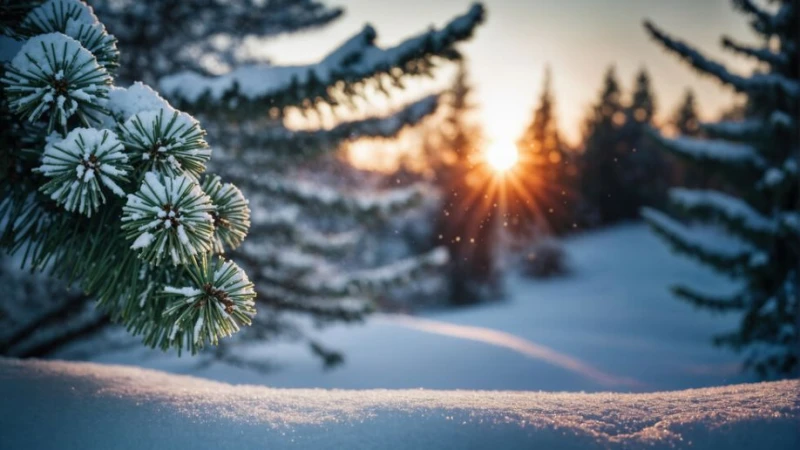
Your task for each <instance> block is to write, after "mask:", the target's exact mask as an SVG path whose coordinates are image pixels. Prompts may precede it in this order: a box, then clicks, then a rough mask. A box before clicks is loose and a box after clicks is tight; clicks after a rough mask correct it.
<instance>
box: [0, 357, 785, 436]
mask: <svg viewBox="0 0 800 450" xmlns="http://www.w3.org/2000/svg"><path fill="white" fill-rule="evenodd" d="M798 392H800V381H796V380H795V381H783V382H774V383H762V384H749V385H738V386H729V387H722V388H707V389H699V390H688V391H678V392H665V393H653V394H576V393H534V392H485V391H484V392H481V391H427V390H397V391H386V390H373V391H369V390H367V391H326V390H286V389H271V388H265V387H256V386H232V385H229V384H224V383H219V382H213V381H207V380H202V379H198V378H193V377H188V376H176V375H168V374H165V373H162V372H155V371H149V370H143V369H138V368H133V367H124V366H103V365H97V364H87V363H65V362H59V361H50V362H39V361H26V362H20V361H17V360H9V359H0V398H2V399H3V401H2V402H0V448H3V449H12V448H14V449H17V448H25V449H52V448H59V449H83V450H91V449H150V448H153V449H156V448H159V449H163V448H192V449H205V448H214V449H243V448H270V449H273V450H275V449H283V448H345V449H362V448H363V449H366V448H370V449H372V448H380V449H387V450H392V449H419V448H425V449H439V448H442V449H443V448H447V449H467V448H502V449H517V448H520V449H521V448H526V449H527V448H548V449H594V448H597V449H600V448H603V449H616V448H626V449H630V448H645V447H646V448H650V449H662V448H663V449H666V448H670V449H671V448H687V447H691V448H694V449H725V450H735V449H752V448H762V449H790V448H798V447H797V446H800V431H798V428H797V423H798V421H800V399H798Z"/></svg>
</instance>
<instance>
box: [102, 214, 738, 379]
mask: <svg viewBox="0 0 800 450" xmlns="http://www.w3.org/2000/svg"><path fill="white" fill-rule="evenodd" d="M709 239H715V237H714V236H709ZM566 250H567V252H568V254H569V256H570V259H571V264H572V267H573V269H574V272H573V274H572V275H571V276H569V277H566V278H560V279H553V280H548V281H533V280H528V279H521V278H519V277H517V276H514V275H510V276H509V279H508V280H507V281H508V298H507V300H506V301H504V302H498V303H495V304H490V305H486V306H482V307H477V308H470V309H463V310H455V311H453V310H450V311H443V312H439V313H430V314H426V315H424V316H421V317H420V316H416V317H411V316H401V315H376V316H373V317H372V318H371V319H370V320H368V322H367V323H366V324H365V325H356V326H334V327H330V328H326V329H324V330H322V331H319V332H316V333H315V335H316V337H317V338H318V339H319V340H320V341H322V342H324V343H325V344H326V345H327V346H329V347H332V348H336V349H339V350H342V351H343V352H344V353H345V357H346V361H345V364H344V365H343V366H340V367H338V368H336V369H333V370H330V371H323V370H322V369H321V367H320V362H319V360H318V359H317V358H315V357H313V356H312V355H311V354H310V353H309V352H308V351H307V350H306V348H305V347H304V346H298V345H296V344H288V343H286V344H277V345H275V344H271V345H268V346H264V347H262V348H256V349H251V350H248V352H247V354H248V355H249V356H250V357H251V358H256V359H260V360H263V361H265V362H269V363H271V364H273V365H274V366H275V370H272V371H270V372H268V373H260V372H256V371H253V370H249V369H242V368H236V367H231V366H228V365H225V364H212V365H211V366H208V367H204V368H201V369H198V368H197V364H196V363H195V362H194V361H192V360H191V359H190V358H188V357H186V356H184V357H183V358H180V359H178V358H176V357H171V356H164V355H163V354H161V353H160V352H149V351H143V350H135V351H133V352H121V353H115V354H107V355H103V356H101V357H99V358H97V361H100V362H110V363H123V364H135V365H140V366H144V367H150V368H157V369H162V370H166V371H170V372H176V373H189V374H192V375H197V376H201V377H206V378H211V379H215V380H220V381H226V382H230V383H249V384H262V385H268V386H273V387H295V388H313V387H320V388H350V389H364V388H393V389H402V388H429V389H500V390H549V391H617V392H648V391H650V392H652V391H659V390H672V389H685V388H694V387H705V386H715V385H723V384H731V383H739V382H745V381H753V380H752V379H750V378H748V377H747V376H745V375H742V374H741V372H740V370H739V365H738V361H739V360H740V358H739V356H737V355H735V354H733V353H731V352H729V351H726V350H723V349H719V348H715V347H713V346H712V345H711V337H712V336H713V335H714V334H715V333H718V332H721V331H725V330H728V329H731V328H734V327H736V318H735V317H732V316H720V315H716V314H713V313H710V312H707V311H703V310H697V309H695V308H693V307H692V306H690V305H688V304H686V303H683V302H681V301H679V300H677V299H676V298H674V297H672V295H671V294H670V293H669V291H668V287H669V286H670V285H671V284H673V283H675V282H681V283H687V284H691V285H693V286H699V287H701V288H703V289H707V290H708V291H710V292H724V291H726V290H730V289H732V288H733V285H732V282H731V281H730V280H728V279H726V278H722V277H720V276H717V275H715V274H714V273H712V272H710V271H709V270H708V269H706V268H704V267H701V266H699V265H697V264H695V263H693V262H691V261H689V260H686V259H684V258H682V257H679V256H675V255H672V254H670V253H669V251H668V249H667V248H666V246H665V245H664V244H663V243H662V242H661V241H660V240H659V239H658V238H657V237H655V236H654V235H653V234H652V233H651V232H650V231H649V229H648V228H647V227H646V226H644V225H640V224H635V225H626V226H620V227H616V228H613V229H610V230H607V231H601V232H597V233H591V234H587V235H585V236H582V237H578V238H575V239H572V240H569V241H568V242H567V243H566Z"/></svg>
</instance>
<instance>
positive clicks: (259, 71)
mask: <svg viewBox="0 0 800 450" xmlns="http://www.w3.org/2000/svg"><path fill="white" fill-rule="evenodd" d="M483 17H484V9H483V7H482V6H481V5H479V4H476V5H473V6H472V7H471V8H470V10H469V11H468V12H467V13H466V14H464V15H462V16H460V17H457V18H455V19H453V20H452V21H451V22H450V23H448V24H447V25H446V26H445V27H443V28H442V29H439V30H435V29H432V30H429V31H427V32H425V33H423V34H421V35H419V36H416V37H412V38H409V39H407V40H406V41H403V42H402V43H400V44H398V45H396V46H394V47H390V48H380V47H377V46H376V45H375V42H374V41H375V38H376V33H375V30H374V29H373V28H372V27H370V26H367V27H366V28H365V29H364V30H362V31H361V32H360V33H358V34H357V35H355V36H354V37H353V38H351V39H349V40H348V41H346V42H345V43H344V44H342V45H341V46H340V47H339V48H337V49H336V50H334V51H333V52H331V53H330V54H329V55H328V56H327V57H326V58H324V59H323V60H322V61H321V62H319V63H316V64H311V65H306V66H271V65H263V64H262V65H251V66H244V67H240V68H237V69H234V70H232V71H231V72H229V73H227V74H224V75H220V76H215V77H209V76H204V75H201V74H198V73H194V72H183V73H178V74H173V75H169V76H166V77H164V78H162V79H161V80H160V82H159V86H160V88H161V91H162V92H164V93H165V94H166V95H167V97H168V98H169V99H171V100H173V101H175V102H176V104H178V105H179V106H190V107H191V108H192V109H193V110H204V111H211V110H218V109H219V108H223V109H224V108H228V109H236V108H241V107H242V106H244V105H245V104H247V103H256V104H257V105H261V106H260V107H267V106H269V107H285V106H295V105H303V104H304V102H309V101H310V102H311V103H316V102H319V101H323V102H327V103H336V97H337V95H340V93H341V91H346V92H352V89H353V87H354V86H355V85H358V84H360V83H363V82H365V81H366V80H370V79H379V78H380V77H382V76H394V75H393V73H394V71H395V70H397V69H399V70H400V71H401V72H402V74H403V75H424V74H427V73H429V72H430V66H431V64H432V61H431V60H432V58H434V57H444V58H455V57H457V56H458V52H457V51H456V50H455V48H454V47H453V45H454V44H456V43H457V42H459V41H463V40H465V39H468V38H470V37H471V36H472V33H473V30H474V29H475V27H477V26H478V24H480V23H481V22H482V21H483ZM342 83H343V84H344V87H342V86H341V84H342ZM346 92H345V93H346Z"/></svg>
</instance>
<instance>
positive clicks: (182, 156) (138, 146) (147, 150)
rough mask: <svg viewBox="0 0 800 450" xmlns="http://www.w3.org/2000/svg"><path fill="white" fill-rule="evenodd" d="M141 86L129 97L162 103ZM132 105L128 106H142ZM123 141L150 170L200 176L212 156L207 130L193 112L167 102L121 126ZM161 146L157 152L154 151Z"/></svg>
mask: <svg viewBox="0 0 800 450" xmlns="http://www.w3.org/2000/svg"><path fill="white" fill-rule="evenodd" d="M142 91H144V89H139V90H138V92H134V93H133V95H134V96H135V97H134V98H133V99H130V98H128V99H129V100H134V101H141V100H142V97H144V101H145V102H146V103H148V104H149V103H158V102H157V100H158V99H156V98H154V97H153V96H151V95H149V94H147V93H146V92H142ZM139 106H141V105H140V104H134V105H129V106H128V108H132V107H139ZM119 130H120V140H122V142H123V143H124V144H125V147H126V148H127V149H128V150H129V151H130V152H131V153H132V155H131V157H132V158H136V159H140V160H141V161H143V162H144V161H146V163H145V164H146V166H147V167H148V170H155V171H158V172H162V173H164V174H165V175H182V174H184V173H185V174H187V175H191V176H193V177H195V178H196V177H198V176H199V175H200V174H201V173H202V172H203V171H204V170H205V164H206V163H207V162H208V160H209V159H210V158H211V149H210V148H209V147H208V144H207V143H206V141H205V140H203V136H204V135H205V131H203V130H202V129H201V128H200V123H199V122H198V121H197V120H196V119H195V118H194V117H192V116H190V115H189V114H186V113H184V112H179V111H176V110H174V109H172V108H171V107H169V105H167V107H163V108H160V109H155V110H146V111H142V112H139V113H137V114H136V115H134V116H132V117H131V118H130V119H128V120H127V121H126V122H125V123H124V124H123V125H121V126H120V128H119ZM153 149H157V151H155V152H154V151H153Z"/></svg>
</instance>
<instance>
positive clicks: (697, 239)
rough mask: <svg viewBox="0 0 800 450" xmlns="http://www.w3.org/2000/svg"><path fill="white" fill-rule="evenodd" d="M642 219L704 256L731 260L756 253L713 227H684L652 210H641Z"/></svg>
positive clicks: (740, 241) (751, 248)
mask: <svg viewBox="0 0 800 450" xmlns="http://www.w3.org/2000/svg"><path fill="white" fill-rule="evenodd" d="M642 217H643V218H645V219H646V220H648V221H649V222H650V223H652V224H654V225H656V226H658V227H659V228H661V229H663V230H664V231H666V232H668V233H669V234H671V235H674V236H678V237H679V238H680V240H681V241H682V242H684V243H686V244H688V245H689V246H691V247H692V248H695V249H697V250H698V251H701V252H703V253H705V254H710V255H718V256H720V257H724V258H727V259H731V260H733V259H738V258H741V257H742V256H743V255H747V254H752V253H754V252H755V251H756V249H755V248H753V247H752V246H751V245H750V244H748V243H747V242H744V241H742V240H740V239H737V238H735V237H733V236H729V235H726V234H725V233H724V232H722V231H721V230H720V229H719V228H717V227H715V226H707V227H700V226H686V225H684V224H682V223H680V222H678V221H676V220H675V219H673V218H672V217H670V216H668V215H666V214H664V213H662V212H660V211H657V210H655V209H652V208H643V209H642Z"/></svg>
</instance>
